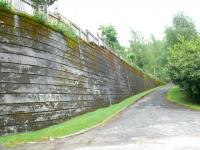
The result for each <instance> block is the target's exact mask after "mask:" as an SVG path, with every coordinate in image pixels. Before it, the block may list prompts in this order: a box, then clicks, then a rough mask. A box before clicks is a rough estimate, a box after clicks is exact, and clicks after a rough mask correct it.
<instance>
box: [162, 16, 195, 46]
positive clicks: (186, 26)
mask: <svg viewBox="0 0 200 150" xmlns="http://www.w3.org/2000/svg"><path fill="white" fill-rule="evenodd" d="M180 36H181V37H184V38H185V39H186V40H190V39H194V38H196V36H197V30H196V27H195V24H194V22H193V21H192V19H191V18H190V17H188V16H186V15H184V14H183V13H178V14H176V15H175V16H174V17H173V21H172V26H171V27H168V28H167V29H166V30H165V40H166V47H167V48H170V47H173V46H174V45H175V44H177V43H178V42H179V39H180V38H179V37H180Z"/></svg>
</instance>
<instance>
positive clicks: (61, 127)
mask: <svg viewBox="0 0 200 150" xmlns="http://www.w3.org/2000/svg"><path fill="white" fill-rule="evenodd" d="M156 89H157V88H154V89H151V90H148V91H145V92H142V93H140V94H137V95H135V96H132V97H130V98H127V99H125V100H124V101H122V102H120V103H118V104H114V105H112V106H110V107H106V108H100V109H97V110H96V111H93V112H89V113H86V114H83V115H81V116H78V117H75V118H72V119H70V120H68V121H66V122H64V123H61V124H58V125H54V126H51V127H48V128H45V129H41V130H38V131H34V132H27V133H20V134H15V135H9V136H2V137H0V144H1V145H4V146H7V147H15V146H16V145H17V144H20V143H26V142H38V141H43V140H48V139H50V138H58V137H63V136H67V135H71V134H74V133H77V132H80V131H82V130H85V129H88V128H91V127H94V126H96V125H98V124H100V123H103V122H104V121H105V120H107V119H109V118H110V117H112V116H113V115H115V114H117V113H118V112H120V111H122V110H124V109H125V108H127V107H128V106H129V105H131V104H133V103H134V102H136V101H137V100H138V99H140V98H142V97H143V96H145V95H147V94H149V93H150V92H152V91H154V90H156Z"/></svg>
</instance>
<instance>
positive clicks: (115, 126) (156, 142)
mask: <svg viewBox="0 0 200 150" xmlns="http://www.w3.org/2000/svg"><path fill="white" fill-rule="evenodd" d="M168 89H169V86H165V87H162V88H160V89H158V90H157V91H155V92H153V93H151V94H149V95H148V96H146V97H144V98H142V99H141V100H140V101H139V102H137V103H136V104H134V105H132V106H130V107H129V108H128V109H126V110H125V111H123V112H122V113H120V114H119V115H118V116H117V117H115V118H114V119H112V120H110V121H109V122H107V123H106V124H105V125H103V126H99V127H97V128H95V129H92V130H90V131H88V132H86V133H84V134H80V135H77V136H73V137H70V138H64V139H57V140H54V141H46V142H41V143H37V144H24V145H21V146H19V147H17V150H137V149H138V150H148V149H150V150H199V149H200V112H197V111H191V110H187V109H185V108H182V107H179V106H176V105H173V104H171V103H169V102H167V101H166V100H165V94H166V92H167V91H168Z"/></svg>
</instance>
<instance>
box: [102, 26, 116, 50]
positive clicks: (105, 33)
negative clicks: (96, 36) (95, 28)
mask: <svg viewBox="0 0 200 150" xmlns="http://www.w3.org/2000/svg"><path fill="white" fill-rule="evenodd" d="M99 30H100V31H101V37H102V38H103V39H104V40H105V41H106V43H108V44H109V46H111V47H112V48H114V46H115V45H116V44H118V43H119V42H118V39H117V31H116V29H115V27H114V26H112V25H107V26H106V25H102V26H100V28H99Z"/></svg>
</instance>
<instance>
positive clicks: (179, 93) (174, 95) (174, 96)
mask: <svg viewBox="0 0 200 150" xmlns="http://www.w3.org/2000/svg"><path fill="white" fill-rule="evenodd" d="M167 100H169V101H170V102H173V103H176V104H179V105H182V106H185V107H187V108H189V109H192V110H197V111H200V104H199V103H195V102H194V101H192V100H191V98H189V97H188V96H187V95H186V93H184V91H183V90H182V89H181V88H180V87H178V86H174V87H172V88H171V89H170V90H169V92H168V93H167Z"/></svg>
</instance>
